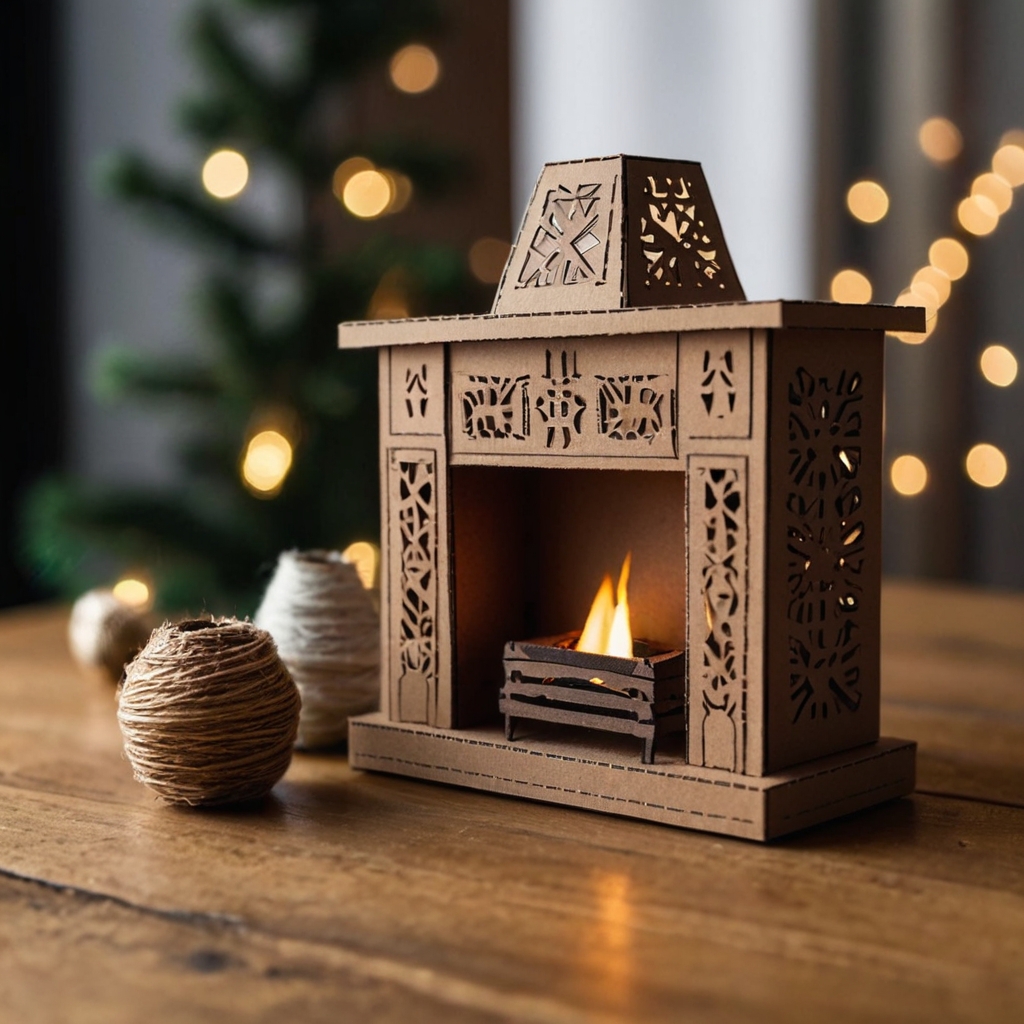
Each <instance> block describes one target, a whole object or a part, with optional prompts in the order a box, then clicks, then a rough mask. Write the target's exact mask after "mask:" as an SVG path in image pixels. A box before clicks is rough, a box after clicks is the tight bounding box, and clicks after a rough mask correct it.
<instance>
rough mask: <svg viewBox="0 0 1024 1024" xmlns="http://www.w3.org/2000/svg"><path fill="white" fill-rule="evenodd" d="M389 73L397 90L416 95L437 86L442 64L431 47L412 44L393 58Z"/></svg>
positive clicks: (403, 48)
mask: <svg viewBox="0 0 1024 1024" xmlns="http://www.w3.org/2000/svg"><path fill="white" fill-rule="evenodd" d="M388 72H389V74H390V75H391V84H392V85H394V87H395V88H396V89H398V90H399V91H400V92H405V93H410V94H413V95H415V94H418V93H421V92H427V90H428V89H433V88H434V86H435V85H437V82H438V79H439V78H440V77H441V62H440V61H439V60H438V58H437V54H436V53H434V51H433V50H432V49H431V48H430V47H429V46H424V45H423V44H422V43H410V44H409V45H408V46H403V47H402V48H401V49H400V50H399V51H398V52H397V53H396V54H395V55H394V56H393V57H392V58H391V62H390V64H389V65H388Z"/></svg>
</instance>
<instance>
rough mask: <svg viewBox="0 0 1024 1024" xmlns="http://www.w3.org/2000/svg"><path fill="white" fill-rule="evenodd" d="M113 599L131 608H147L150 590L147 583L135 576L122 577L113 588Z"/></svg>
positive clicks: (149, 603)
mask: <svg viewBox="0 0 1024 1024" xmlns="http://www.w3.org/2000/svg"><path fill="white" fill-rule="evenodd" d="M112 592H113V594H114V597H116V598H117V599H118V601H120V602H121V603H122V604H126V605H129V606H130V607H132V608H149V606H150V605H151V603H152V596H153V595H152V590H151V589H150V586H149V584H148V583H146V582H145V581H144V580H140V579H138V577H136V576H123V577H122V578H121V579H119V580H118V581H117V582H116V583H115V584H114V586H113V588H112Z"/></svg>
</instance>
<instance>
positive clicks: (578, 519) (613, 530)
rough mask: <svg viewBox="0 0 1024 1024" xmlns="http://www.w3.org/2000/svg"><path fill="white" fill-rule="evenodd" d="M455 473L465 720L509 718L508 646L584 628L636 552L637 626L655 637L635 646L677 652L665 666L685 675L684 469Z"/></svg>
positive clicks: (465, 469)
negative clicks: (505, 689)
mask: <svg viewBox="0 0 1024 1024" xmlns="http://www.w3.org/2000/svg"><path fill="white" fill-rule="evenodd" d="M451 474H452V475H451V483H452V489H451V495H452V524H453V534H454V535H453V552H454V582H455V607H454V617H455V623H454V625H455V629H454V633H455V664H454V687H455V698H456V724H457V726H458V727H462V728H467V727H471V726H475V725H481V724H487V723H496V722H498V721H500V720H501V714H500V712H499V694H500V691H501V688H502V685H503V683H504V682H505V672H504V668H503V658H504V656H505V653H506V652H505V647H506V644H508V643H510V642H520V643H521V642H523V641H531V640H534V639H539V638H552V637H553V638H558V637H565V636H566V635H567V634H572V633H576V634H578V633H579V632H580V631H581V630H582V628H583V626H584V623H585V622H586V620H587V616H588V613H589V611H590V609H591V605H592V603H593V600H594V594H595V592H597V591H598V589H599V588H600V586H601V583H602V579H603V577H604V576H605V575H606V574H608V573H613V574H614V573H617V572H618V569H619V566H620V565H622V563H623V560H624V559H625V558H626V556H627V554H629V553H631V568H630V573H629V606H630V619H631V626H632V633H633V636H634V637H635V638H637V640H638V641H642V642H645V643H646V644H648V645H649V650H645V649H644V648H642V647H641V646H640V645H639V644H638V646H637V648H636V650H635V652H634V653H635V654H645V653H646V654H650V655H651V656H652V657H660V658H661V659H662V660H663V661H665V660H666V659H667V658H668V657H669V655H670V653H671V654H674V656H675V657H676V661H675V662H672V663H671V664H668V665H663V666H662V668H661V669H659V670H658V671H659V672H660V673H661V674H662V675H664V674H665V672H666V671H668V670H670V669H671V674H673V675H676V676H680V677H681V674H682V670H681V669H680V660H681V659H682V655H681V652H683V651H685V648H686V524H685V502H686V479H685V475H684V474H683V473H680V472H661V471H646V470H588V469H543V468H533V467H529V468H525V467H494V466H453V467H452V470H451ZM593 657H597V658H601V657H603V656H602V655H594V656H593ZM612 660H617V659H612ZM606 669H607V671H608V672H612V673H613V672H614V671H615V668H613V667H611V666H606ZM618 671H619V674H620V675H621V674H622V666H621V665H620V666H618ZM652 671H653V670H652Z"/></svg>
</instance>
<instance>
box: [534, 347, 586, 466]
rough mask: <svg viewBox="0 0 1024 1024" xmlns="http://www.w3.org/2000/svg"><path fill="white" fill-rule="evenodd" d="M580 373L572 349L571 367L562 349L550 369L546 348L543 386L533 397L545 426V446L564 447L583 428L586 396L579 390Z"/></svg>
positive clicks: (577, 435) (566, 353)
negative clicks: (537, 394)
mask: <svg viewBox="0 0 1024 1024" xmlns="http://www.w3.org/2000/svg"><path fill="white" fill-rule="evenodd" d="M559 371H561V372H559ZM581 377H582V375H581V374H580V372H579V370H578V369H577V368H576V353H575V352H573V354H572V369H571V370H570V364H569V353H568V352H567V351H564V350H563V351H562V354H561V359H560V360H559V359H556V360H555V361H554V369H553V370H552V359H551V350H550V349H548V351H547V354H546V359H545V369H544V380H546V381H547V386H546V387H545V388H543V390H542V392H541V394H540V395H539V396H538V397H537V403H536V408H537V414H538V415H539V416H540V418H541V421H542V422H543V423H544V424H545V425H546V426H547V438H546V440H545V446H546V447H548V448H552V447H555V446H556V445H557V446H559V447H560V448H562V450H565V449H566V448H568V447H569V445H570V444H571V443H572V441H573V440H574V439H575V438H577V437H579V436H580V434H581V433H582V432H583V414H584V413H585V412H586V411H587V400H586V399H585V398H584V397H583V395H582V394H581V393H580V390H581V389H580V383H579V382H580V380H581Z"/></svg>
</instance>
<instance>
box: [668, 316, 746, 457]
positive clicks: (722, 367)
mask: <svg viewBox="0 0 1024 1024" xmlns="http://www.w3.org/2000/svg"><path fill="white" fill-rule="evenodd" d="M751 363H752V339H751V333H750V331H709V332H708V333H706V334H699V335H695V336H691V337H687V336H685V335H684V336H683V338H682V339H681V341H680V364H679V366H680V377H679V389H680V397H679V406H680V427H681V429H682V431H683V433H684V436H689V437H749V436H750V427H751V422H750V398H751V376H752V372H753V371H752V366H751Z"/></svg>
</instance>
